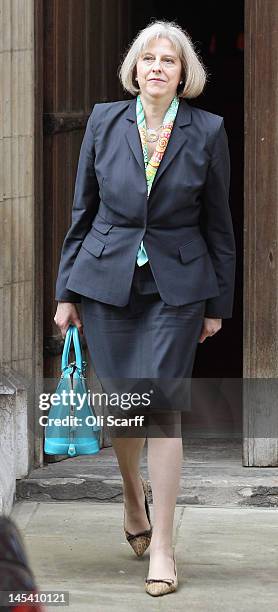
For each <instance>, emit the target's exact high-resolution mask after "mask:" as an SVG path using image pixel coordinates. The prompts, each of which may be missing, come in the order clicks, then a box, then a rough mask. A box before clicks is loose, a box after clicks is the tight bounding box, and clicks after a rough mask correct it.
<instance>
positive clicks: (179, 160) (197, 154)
mask: <svg viewBox="0 0 278 612" xmlns="http://www.w3.org/2000/svg"><path fill="white" fill-rule="evenodd" d="M229 184H230V157H229V148H228V141H227V135H226V131H225V128H224V121H223V117H221V116H219V115H215V114H213V113H210V112H207V111H204V110H202V109H199V108H196V107H194V106H191V105H189V104H188V102H187V101H186V100H185V99H181V100H180V105H179V109H178V112H177V115H176V119H175V122H174V126H173V130H172V133H171V136H170V139H169V142H168V145H167V148H166V151H165V153H164V156H163V159H162V161H161V163H160V165H159V168H158V170H157V173H156V176H155V178H154V181H153V184H152V188H151V192H150V195H149V198H147V183H146V176H145V167H144V159H143V152H142V145H141V141H140V135H139V132H138V128H137V121H136V98H133V99H132V100H123V101H119V102H108V103H107V102H105V103H101V104H95V105H94V107H93V111H92V113H91V114H90V117H89V119H88V122H87V126H86V131H85V135H84V138H83V142H82V146H81V149H80V156H79V162H78V169H77V175H76V183H75V192H74V201H73V208H72V223H71V226H70V228H69V230H68V233H67V235H66V237H65V240H64V244H63V248H62V253H61V260H60V265H59V271H58V277H57V282H56V295H55V299H56V300H57V301H68V302H80V301H81V297H80V296H81V295H84V296H87V297H89V298H93V299H96V300H100V301H102V302H106V303H109V304H114V305H115V306H125V305H126V304H127V303H128V300H129V295H130V289H131V284H132V277H133V273H134V269H135V266H136V265H137V264H136V257H137V251H138V248H139V246H140V243H141V240H142V239H144V246H145V248H146V251H147V254H148V257H149V264H150V267H151V269H152V272H153V276H154V278H155V281H156V284H157V287H158V290H159V293H160V295H161V298H162V300H164V301H165V302H166V303H167V304H169V305H173V306H179V305H182V304H186V303H189V302H195V301H198V300H204V299H205V300H206V310H205V316H207V317H217V318H218V317H220V318H230V317H232V310H233V299H234V284H235V263H236V251H235V238H234V232H233V225H232V218H231V212H230V207H229Z"/></svg>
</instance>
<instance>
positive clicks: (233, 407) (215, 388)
mask: <svg viewBox="0 0 278 612" xmlns="http://www.w3.org/2000/svg"><path fill="white" fill-rule="evenodd" d="M131 15H132V18H131V32H132V37H133V36H135V35H136V33H137V32H138V30H140V29H141V28H143V27H145V26H146V25H147V24H148V23H149V22H150V21H151V20H153V19H164V20H168V21H175V22H176V23H178V24H179V25H180V26H181V27H182V28H183V29H185V30H186V31H187V33H188V34H189V35H190V37H191V39H192V41H193V42H194V45H195V49H196V50H197V51H198V52H199V54H200V56H201V58H202V60H203V62H204V64H205V66H206V68H207V70H208V73H209V78H208V81H207V84H206V87H205V90H204V92H203V94H202V95H201V96H199V98H197V99H194V100H189V103H190V104H192V105H193V106H197V107H199V108H203V109H205V110H207V111H210V112H212V113H216V114H219V115H222V116H223V117H224V123H225V128H226V131H227V134H228V140H229V149H230V157H231V186H230V207H231V213H232V218H233V226H234V231H235V238H236V248H237V271H236V291H235V301H234V311H233V318H232V319H226V320H225V319H223V321H222V329H221V331H220V332H219V333H218V334H216V335H215V337H214V338H213V340H211V339H207V340H206V341H205V342H204V343H203V344H199V345H198V348H197V354H196V360H195V365H194V370H193V378H194V379H196V381H193V383H194V382H196V386H195V393H194V384H193V387H192V389H193V394H192V408H193V409H192V414H190V413H189V415H190V416H186V425H187V427H188V428H189V429H190V426H192V427H193V428H194V429H196V430H198V431H200V430H201V429H204V430H205V431H206V432H208V431H210V432H211V434H212V435H213V432H216V431H217V432H219V431H220V430H222V431H224V430H225V431H228V432H229V433H231V434H232V432H233V431H241V418H242V417H241V414H242V411H241V397H240V386H241V385H240V379H241V378H242V368H243V280H242V279H243V221H244V219H243V209H244V206H243V202H244V0H235V1H234V2H229V3H227V2H223V1H222V0H208V1H204V0H196V1H194V2H190V3H189V2H186V3H183V2H180V1H178V0H172V1H171V2H170V3H169V2H165V1H161V0H160V1H155V0H153V1H148V2H145V1H142V2H140V3H138V2H134V3H133V4H132V13H131ZM203 379H207V383H206V382H205V381H204V380H203ZM231 379H233V380H231ZM199 380H200V381H202V382H200V383H199ZM197 381H198V382H197ZM223 386H224V388H225V391H224V390H223ZM194 398H195V399H194Z"/></svg>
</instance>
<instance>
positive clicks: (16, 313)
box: [0, 0, 42, 469]
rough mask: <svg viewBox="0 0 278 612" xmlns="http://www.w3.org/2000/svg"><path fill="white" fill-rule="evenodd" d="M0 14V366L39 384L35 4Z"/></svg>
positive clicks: (3, 5) (8, 2)
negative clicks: (36, 246) (35, 191)
mask: <svg viewBox="0 0 278 612" xmlns="http://www.w3.org/2000/svg"><path fill="white" fill-rule="evenodd" d="M0 14H1V22H2V23H1V30H2V31H1V42H0V44H1V47H0V61H1V67H0V79H1V86H0V91H1V93H0V95H1V115H2V116H1V134H0V142H1V148H0V162H1V163H0V167H1V208H0V228H1V238H2V239H1V247H0V248H1V277H0V365H1V367H2V370H3V371H5V372H7V373H9V374H8V375H9V376H10V375H11V376H13V377H15V379H16V374H18V375H20V376H23V377H24V378H25V379H26V381H27V386H29V385H30V383H31V385H34V383H35V381H36V380H37V377H38V374H39V373H40V368H41V363H40V359H41V358H42V355H41V357H39V359H38V354H37V353H38V351H37V347H38V341H37V317H35V313H36V308H37V306H36V299H37V297H38V296H37V281H36V278H37V277H36V262H35V257H34V253H35V235H36V228H35V193H34V146H35V129H34V125H35V122H34V116H35V112H34V107H35V98H34V91H35V85H34V81H35V79H34V74H35V70H34V52H35V45H34V0H0ZM41 248H42V245H41ZM27 411H28V415H27V416H28V429H29V434H30V439H29V448H28V440H27V430H26V432H25V435H22V431H21V444H22V445H23V446H24V445H25V446H26V454H27V456H28V457H29V460H30V463H33V461H34V456H33V455H34V435H33V433H32V432H33V431H34V427H35V419H34V401H33V400H31V402H29V405H28V406H27ZM26 424H27V419H26ZM0 435H1V434H0ZM0 443H1V439H0ZM26 469H27V468H26Z"/></svg>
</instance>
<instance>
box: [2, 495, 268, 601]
mask: <svg viewBox="0 0 278 612" xmlns="http://www.w3.org/2000/svg"><path fill="white" fill-rule="evenodd" d="M12 517H13V518H14V520H15V521H16V523H17V525H18V526H19V527H20V528H21V530H22V532H23V536H24V540H25V542H26V547H27V552H28V554H29V559H30V561H31V564H32V567H33V569H34V572H35V575H36V577H37V580H38V583H39V587H40V589H41V590H44V589H45V590H50V589H59V590H63V589H64V590H67V591H69V592H70V606H69V609H70V611H72V612H91V611H92V612H108V611H109V612H111V610H112V609H113V610H119V611H121V612H125V611H127V612H130V610H135V611H137V610H138V612H139V611H140V612H141V611H142V608H143V609H144V610H146V611H148V610H154V611H156V610H161V611H163V610H167V611H171V612H172V610H175V611H182V612H184V611H188V612H223V609H225V611H227V612H261V611H266V610H267V611H268V612H276V610H277V600H278V586H277V566H278V513H277V510H276V509H265V508H227V507H225V508H223V507H215V506H214V507H210V506H207V505H206V506H192V505H186V506H177V509H176V517H175V548H176V558H177V568H178V576H179V583H180V584H179V589H178V591H177V592H176V593H173V594H171V595H167V596H165V597H161V598H157V599H155V598H151V597H150V596H149V595H147V594H145V592H144V588H143V581H144V577H145V575H146V574H147V571H148V553H147V552H146V553H145V555H144V557H143V558H142V559H137V558H136V557H135V555H134V554H133V552H132V550H131V548H130V546H129V544H128V543H126V541H125V539H124V536H123V531H122V519H123V517H122V505H121V504H120V503H111V502H110V503H93V502H91V501H88V500H83V501H80V500H79V501H70V502H68V501H60V502H54V501H52V502H37V501H19V502H17V503H16V504H15V506H14V509H13V512H12ZM59 609H60V610H61V609H68V608H57V607H55V608H54V607H49V608H48V610H53V611H54V610H55V611H56V612H57V610H59Z"/></svg>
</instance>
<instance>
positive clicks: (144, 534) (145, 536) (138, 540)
mask: <svg viewBox="0 0 278 612" xmlns="http://www.w3.org/2000/svg"><path fill="white" fill-rule="evenodd" d="M141 482H142V486H143V489H144V493H145V509H146V515H147V518H148V521H149V523H150V529H147V530H145V531H141V532H140V533H136V534H133V533H129V531H127V530H126V529H125V526H124V532H125V537H126V539H127V541H128V543H129V544H130V546H131V547H132V548H133V550H134V552H135V554H136V555H137V557H142V555H143V554H144V552H145V551H146V550H147V548H148V547H149V545H150V543H151V537H152V530H153V528H152V524H151V518H150V508H149V503H148V499H149V493H150V486H149V483H148V481H146V480H144V479H143V478H142V476H141ZM124 522H125V512H124Z"/></svg>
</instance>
